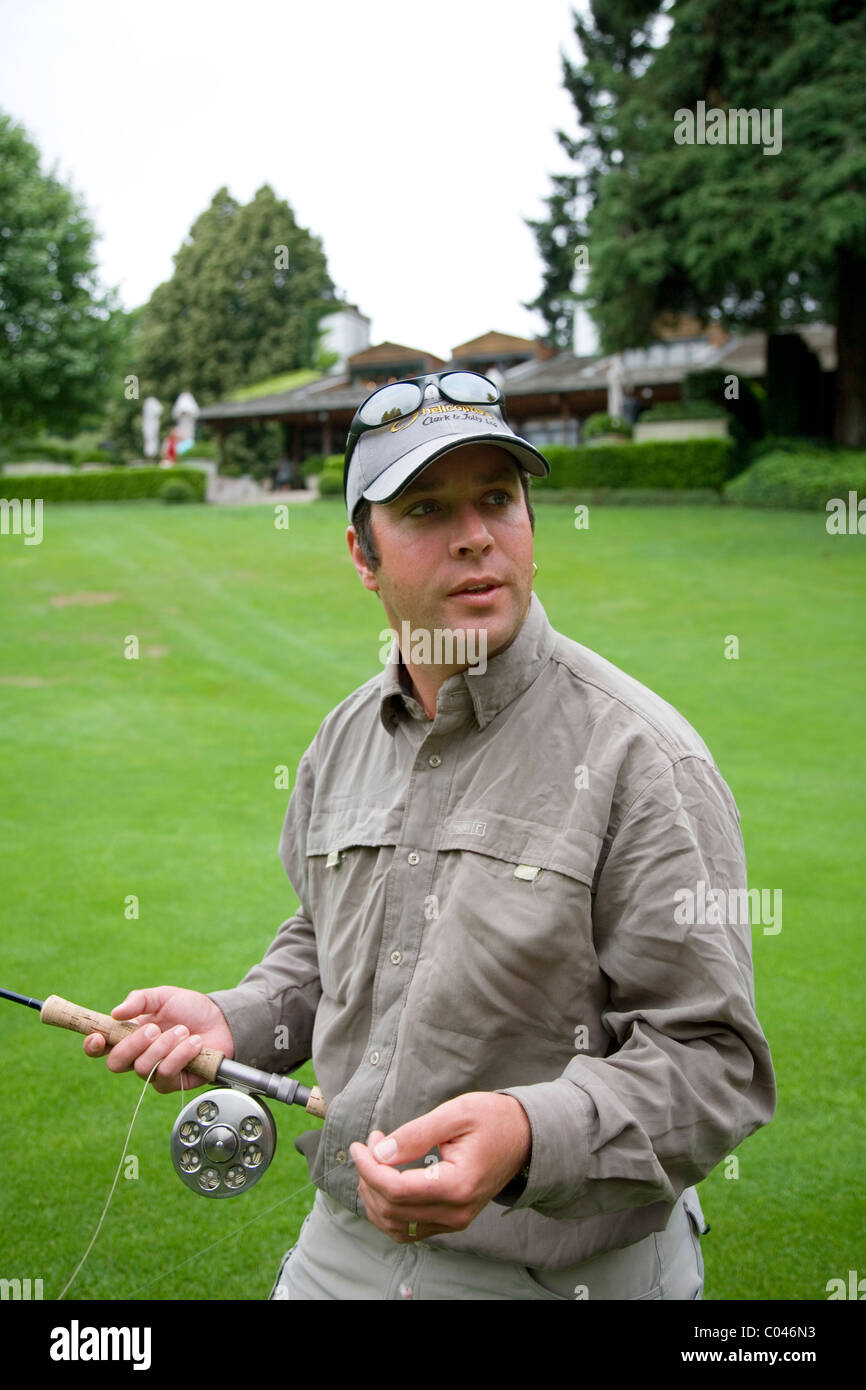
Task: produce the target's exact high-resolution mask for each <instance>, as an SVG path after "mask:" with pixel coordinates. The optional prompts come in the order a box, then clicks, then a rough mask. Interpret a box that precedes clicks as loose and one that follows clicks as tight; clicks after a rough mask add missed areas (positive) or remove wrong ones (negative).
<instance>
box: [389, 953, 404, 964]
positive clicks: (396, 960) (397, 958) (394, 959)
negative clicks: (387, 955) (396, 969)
mask: <svg viewBox="0 0 866 1390" xmlns="http://www.w3.org/2000/svg"><path fill="white" fill-rule="evenodd" d="M402 959H403V952H402V951H392V952H391V964H392V965H399V964H400V962H401V960H402Z"/></svg>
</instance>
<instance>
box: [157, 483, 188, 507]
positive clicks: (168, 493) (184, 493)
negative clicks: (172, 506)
mask: <svg viewBox="0 0 866 1390" xmlns="http://www.w3.org/2000/svg"><path fill="white" fill-rule="evenodd" d="M159 495H160V498H161V499H162V501H163V502H194V501H195V500H196V497H195V493H194V492H193V490H192V488H191V487H190V485H189V483H185V482H184V481H183V479H182V478H175V479H173V480H172V481H171V482H168V483H164V484H163V486H162V487H161V488H160V489H159Z"/></svg>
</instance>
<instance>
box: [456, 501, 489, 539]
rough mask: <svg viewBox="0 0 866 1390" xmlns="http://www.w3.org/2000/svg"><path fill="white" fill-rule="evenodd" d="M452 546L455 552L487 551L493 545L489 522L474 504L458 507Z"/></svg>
mask: <svg viewBox="0 0 866 1390" xmlns="http://www.w3.org/2000/svg"><path fill="white" fill-rule="evenodd" d="M451 544H452V548H453V549H455V550H486V549H487V547H488V546H490V545H492V544H493V537H492V536H491V534H490V531H489V530H488V527H487V522H486V521H485V519H484V516H483V514H482V512H481V511H480V510H479V508H478V506H477V505H476V504H475V503H474V502H469V501H466V502H463V503H461V504H460V505H459V506H458V507H457V509H456V513H455V519H454V529H453V531H452V539H451Z"/></svg>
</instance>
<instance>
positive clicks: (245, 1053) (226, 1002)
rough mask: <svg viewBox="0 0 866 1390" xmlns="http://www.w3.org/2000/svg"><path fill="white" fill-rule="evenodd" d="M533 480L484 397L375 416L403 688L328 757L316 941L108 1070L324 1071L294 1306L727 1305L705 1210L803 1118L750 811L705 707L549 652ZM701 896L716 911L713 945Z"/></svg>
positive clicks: (126, 1047)
mask: <svg viewBox="0 0 866 1390" xmlns="http://www.w3.org/2000/svg"><path fill="white" fill-rule="evenodd" d="M527 470H528V471H529V472H532V473H535V474H536V475H543V474H545V473H546V472H547V471H548V465H547V463H546V460H544V458H543V457H542V455H541V454H539V453H538V451H537V450H535V449H534V448H533V447H532V446H531V445H529V444H528V443H526V441H524V440H520V439H518V438H517V436H516V435H514V433H513V432H512V431H511V430H510V428H509V426H508V425H507V422H506V419H505V415H504V403H503V401H502V399H501V396H500V393H499V392H498V389H497V388H496V387H495V386H494V385H493V384H492V383H490V382H488V381H486V379H485V378H480V377H477V376H474V374H471V373H453V372H452V373H438V374H433V375H431V376H430V377H424V378H418V379H417V380H415V381H412V382H404V383H394V384H392V385H390V386H388V387H386V388H382V389H380V390H379V391H378V392H376V393H374V395H373V396H372V397H370V398H369V400H368V401H367V402H365V403H364V405H362V406H361V407H360V409H359V411H358V412H357V414H356V417H355V421H354V422H353V425H352V429H351V431H350V437H349V444H348V448H347V455H346V469H345V488H346V497H347V508H348V515H349V520H350V523H352V524H350V525H349V527H348V530H347V540H348V545H349V550H350V553H351V556H352V560H353V562H354V564H355V567H356V569H357V571H358V574H359V576H360V578H361V580H362V582H363V584H364V585H365V587H367V588H369V589H371V590H372V591H374V592H376V593H378V595H379V597H380V599H381V602H382V605H383V608H384V611H385V615H386V617H387V620H388V627H389V628H390V629H391V630H392V632H394V633H395V634H397V638H398V642H399V644H400V647H399V660H391V661H389V662H388V664H387V665H386V668H385V672H384V675H382V674H377V675H376V676H374V677H373V678H371V679H370V680H368V681H367V682H366V683H365V684H364V685H362V686H361V687H360V688H359V689H358V690H356V691H355V692H353V694H351V695H350V696H349V697H348V698H347V699H346V700H344V701H343V702H342V703H341V704H340V705H339V706H338V707H337V708H336V709H335V710H333V711H332V712H331V714H329V715H328V716H327V718H326V719H325V720H324V722H323V724H322V726H321V728H320V729H319V732H318V734H317V735H316V737H315V739H314V740H313V742H312V744H311V745H310V747H309V748H308V750H307V752H306V753H305V755H304V757H303V759H302V761H301V764H300V767H299V769H298V774H297V777H296V784H295V789H294V791H293V793H292V798H291V801H290V804H289V809H288V812H287V815H286V821H285V825H284V828H283V835H282V839H281V843H280V854H281V858H282V861H283V864H284V866H285V868H286V870H287V873H288V875H289V878H290V880H291V882H292V884H293V886H294V888H295V890H296V892H297V895H298V898H299V904H300V905H299V908H298V911H297V913H296V914H295V915H294V916H293V917H292V918H291V919H290V920H289V921H288V922H286V923H284V924H283V926H282V927H281V928H280V931H279V932H278V934H277V937H276V939H275V941H274V942H273V943H272V945H271V947H270V948H269V950H268V953H267V954H266V956H265V958H264V960H263V961H262V962H261V964H260V965H257V966H255V967H254V968H253V969H252V970H251V971H250V972H249V974H248V975H247V976H246V977H245V979H244V980H243V981H242V982H241V984H240V985H239V986H238V987H237V988H236V989H234V990H225V991H219V992H217V993H215V994H213V995H212V996H210V997H205V996H202V995H195V994H193V993H192V992H190V991H179V990H174V989H168V988H166V989H163V990H156V991H147V992H140V991H139V992H136V993H134V994H133V995H131V996H130V997H129V999H128V1000H127V1001H126V1002H125V1004H124V1005H122V1006H120V1007H119V1008H117V1009H115V1011H114V1013H115V1016H116V1017H123V1018H130V1017H136V1018H140V1019H141V1020H142V1021H143V1023H145V1024H146V1025H147V1026H149V1028H152V1029H154V1030H155V1031H154V1032H153V1033H148V1032H147V1027H145V1028H143V1029H141V1030H139V1033H137V1034H135V1035H133V1036H132V1037H131V1038H129V1039H126V1040H125V1041H124V1042H123V1043H121V1044H119V1045H118V1046H117V1047H116V1048H115V1049H114V1050H113V1052H112V1053H111V1054H110V1056H109V1059H108V1065H109V1067H111V1068H112V1070H124V1069H128V1067H130V1066H132V1065H134V1066H135V1069H136V1070H137V1071H138V1072H139V1074H140V1075H147V1074H148V1071H149V1070H150V1069H151V1068H152V1067H153V1066H154V1065H155V1063H157V1062H158V1061H160V1059H162V1061H161V1065H160V1071H159V1072H158V1073H157V1076H158V1078H159V1083H158V1084H159V1085H160V1088H166V1089H172V1088H174V1087H176V1085H177V1084H178V1076H179V1073H180V1072H181V1071H182V1070H183V1068H184V1067H185V1066H186V1065H187V1064H188V1063H189V1061H190V1059H191V1058H192V1057H193V1056H194V1055H195V1053H196V1052H197V1051H198V1049H199V1047H200V1046H201V1045H202V1044H203V1043H204V1044H208V1045H210V1046H214V1047H218V1048H220V1049H222V1050H223V1051H225V1052H226V1054H227V1055H229V1056H232V1055H236V1056H238V1057H239V1058H240V1059H241V1060H246V1061H249V1062H251V1063H252V1064H253V1065H258V1066H263V1067H268V1068H270V1069H273V1070H292V1069H293V1068H295V1067H297V1066H298V1065H300V1063H301V1062H302V1061H303V1060H305V1059H306V1058H308V1057H310V1056H312V1057H313V1061H314V1064H315V1068H316V1074H317V1079H318V1082H319V1085H320V1087H321V1088H322V1091H323V1093H324V1096H325V1099H326V1101H327V1103H328V1114H327V1118H326V1121H325V1124H324V1127H323V1129H321V1130H318V1131H310V1132H308V1133H307V1134H305V1135H302V1136H301V1138H300V1139H299V1140H298V1141H297V1144H298V1147H299V1148H301V1149H302V1151H303V1152H304V1153H305V1154H306V1156H307V1159H308V1162H309V1165H310V1175H311V1178H312V1180H313V1181H314V1182H315V1183H316V1185H317V1187H318V1189H319V1191H318V1193H317V1197H316V1202H315V1205H314V1207H313V1211H312V1212H311V1214H310V1216H309V1217H308V1218H307V1221H306V1222H305V1223H304V1228H303V1230H302V1233H301V1236H300V1238H299V1240H298V1242H297V1244H296V1246H295V1247H293V1249H292V1250H291V1251H290V1252H289V1254H288V1255H287V1256H286V1258H285V1260H284V1261H283V1266H282V1268H281V1271H280V1275H279V1277H278V1280H277V1284H276V1286H275V1289H274V1293H273V1296H275V1297H287V1298H292V1299H316V1298H332V1299H343V1298H371V1299H379V1298H398V1297H414V1298H418V1297H420V1298H439V1299H445V1298H467V1297H468V1298H499V1299H506V1298H514V1299H541V1300H545V1299H554V1300H556V1299H564V1298H575V1297H577V1298H589V1299H616V1298H625V1299H642V1298H698V1297H700V1296H701V1293H702V1287H703V1263H702V1259H701V1253H700V1246H699V1240H698V1232H699V1231H702V1230H703V1229H704V1223H703V1216H702V1213H701V1210H700V1204H699V1202H698V1200H697V1194H696V1193H695V1190H694V1184H695V1183H696V1182H698V1181H700V1180H701V1179H702V1178H703V1177H705V1176H706V1174H707V1173H708V1172H709V1171H710V1170H711V1169H712V1168H713V1167H714V1166H715V1165H716V1164H717V1163H718V1162H719V1161H720V1160H721V1159H722V1158H724V1157H725V1156H726V1155H727V1154H728V1153H729V1152H730V1150H731V1149H732V1148H733V1147H735V1146H736V1145H737V1144H738V1143H739V1142H740V1141H741V1140H742V1139H743V1138H745V1137H746V1136H747V1135H749V1134H751V1133H752V1132H753V1131H754V1130H755V1129H757V1128H758V1127H759V1126H761V1125H763V1124H766V1123H767V1122H768V1121H769V1119H770V1118H771V1116H772V1114H773V1111H774V1106H775V1085H774V1077H773V1070H772V1064H771V1060H770V1055H769V1050H768V1048H767V1044H766V1041H765V1039H764V1037H763V1034H762V1032H761V1029H760V1026H759V1024H758V1021H757V1018H756V1016H755V1011H754V994H753V985H752V971H751V942H750V934H749V928H748V926H745V927H742V926H739V925H737V922H736V921H734V922H733V923H731V924H728V923H727V922H726V921H725V917H726V915H727V914H725V913H724V912H723V911H721V910H720V908H719V904H723V903H724V902H725V897H724V896H723V895H724V894H725V893H726V891H727V890H729V889H740V888H743V887H744V886H745V882H746V880H745V863H744V859H743V850H742V840H741V836H740V831H739V824H738V815H737V811H736V807H735V805H734V802H733V798H732V797H731V794H730V791H729V790H728V788H727V786H726V784H725V783H724V781H723V780H722V778H721V776H720V774H719V772H718V769H717V768H716V767H715V765H714V763H713V761H712V758H711V756H710V754H709V752H708V750H707V749H706V747H705V745H704V744H703V743H702V742H701V740H700V738H699V737H698V736H697V734H696V733H695V732H694V730H693V729H691V728H690V726H689V725H688V724H687V723H686V722H685V720H683V719H682V718H681V716H679V715H678V714H677V713H676V711H674V710H673V709H672V708H671V707H670V706H669V705H667V704H666V703H665V702H664V701H662V700H661V699H659V698H658V697H657V696H655V695H653V694H652V693H651V692H650V691H648V690H646V689H645V688H644V687H642V686H640V685H639V684H638V683H637V682H635V681H633V680H631V679H630V678H629V677H628V676H626V675H624V674H623V673H622V672H620V671H618V670H617V669H616V668H615V667H613V666H611V665H610V664H609V663H607V662H606V661H604V660H603V659H602V658H600V657H598V656H596V655H595V654H594V653H592V652H590V651H588V650H587V649H586V648H583V647H581V646H579V645H578V644H577V643H575V642H572V641H570V640H569V639H567V638H565V637H563V636H561V635H560V634H558V633H556V632H555V631H554V630H553V629H552V628H551V627H550V624H549V623H548V621H547V618H546V615H545V613H544V610H543V608H542V607H541V605H540V603H539V601H538V599H537V598H536V597H535V596H534V595H533V593H532V572H533V567H534V566H533V559H532V548H533V530H534V517H533V515H532V513H531V510H530V508H529V500H528V479H527ZM437 639H438V647H437ZM455 639H460V640H462V641H463V643H464V644H465V645H464V648H463V650H462V651H461V649H460V641H459V640H458V641H456V643H455ZM470 639H471V640H470ZM470 647H471V648H472V649H473V650H474V653H475V656H476V658H477V655H478V653H479V651H480V652H481V655H482V659H480V660H479V659H475V660H473V661H471V662H470V661H468V660H467V659H466V650H467V649H469V648H470ZM395 650H396V649H395ZM696 884H698V885H700V884H703V885H704V894H705V896H704V898H702V899H701V901H705V900H706V901H709V902H710V904H711V907H713V908H714V909H715V910H714V911H710V912H708V913H706V914H705V915H706V916H708V917H709V918H710V920H709V921H708V922H706V923H703V922H701V923H698V924H695V925H692V926H688V925H685V924H683V923H682V921H681V918H682V913H680V912H678V910H677V905H678V903H679V902H681V898H680V897H679V896H678V895H679V894H681V893H682V892H683V891H689V890H690V889H693V888H694V887H695V885H696ZM286 1027H287V1028H288V1030H289V1034H290V1039H289V1042H290V1045H289V1049H288V1052H286V1051H281V1050H280V1049H279V1048H278V1046H277V1043H276V1038H277V1036H278V1035H279V1033H280V1030H281V1028H282V1030H283V1031H285V1028H286ZM177 1028H179V1029H180V1032H177V1031H175V1030H176V1029H177ZM190 1033H191V1034H192V1036H189V1034H190ZM101 1044H102V1040H101V1039H99V1038H98V1037H96V1038H92V1039H88V1041H87V1043H86V1047H87V1049H88V1050H89V1051H90V1052H91V1054H92V1055H99V1053H100V1051H101V1050H102V1047H101ZM187 1080H188V1084H197V1082H196V1080H195V1078H193V1077H188V1078H187ZM365 1138H366V1142H364V1140H365Z"/></svg>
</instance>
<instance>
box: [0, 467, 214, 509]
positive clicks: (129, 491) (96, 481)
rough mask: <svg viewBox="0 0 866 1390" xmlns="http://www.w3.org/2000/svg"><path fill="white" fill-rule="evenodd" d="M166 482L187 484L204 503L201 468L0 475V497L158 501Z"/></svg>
mask: <svg viewBox="0 0 866 1390" xmlns="http://www.w3.org/2000/svg"><path fill="white" fill-rule="evenodd" d="M167 482H183V483H187V484H188V485H189V487H190V488H191V489H192V491H193V494H194V496H195V500H196V501H197V502H203V501H204V497H205V487H206V485H207V475H206V474H205V472H204V470H203V469H201V468H171V469H168V468H107V469H106V470H105V472H98V473H97V472H93V473H61V474H56V473H42V474H39V473H33V474H31V475H30V476H29V477H26V478H7V477H6V476H5V475H4V474H0V497H21V498H23V497H41V498H42V500H43V501H44V502H132V501H137V500H140V499H142V498H158V497H159V495H160V491H161V490H162V488H163V487H164V486H165V484H166V483H167Z"/></svg>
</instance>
